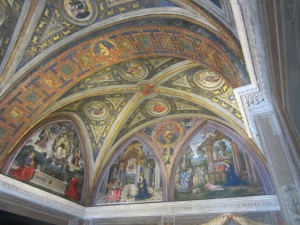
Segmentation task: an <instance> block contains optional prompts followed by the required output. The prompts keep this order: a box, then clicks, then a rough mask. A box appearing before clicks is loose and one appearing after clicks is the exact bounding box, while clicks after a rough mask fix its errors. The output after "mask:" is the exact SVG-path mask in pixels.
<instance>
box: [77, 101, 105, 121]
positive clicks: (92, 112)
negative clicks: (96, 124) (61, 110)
mask: <svg viewBox="0 0 300 225" xmlns="http://www.w3.org/2000/svg"><path fill="white" fill-rule="evenodd" d="M83 110H84V112H85V114H86V115H87V116H88V117H89V118H90V119H93V120H103V119H105V118H106V117H107V116H108V114H109V108H108V106H107V105H106V104H105V103H104V102H100V101H92V102H89V103H87V104H85V105H84V106H83Z"/></svg>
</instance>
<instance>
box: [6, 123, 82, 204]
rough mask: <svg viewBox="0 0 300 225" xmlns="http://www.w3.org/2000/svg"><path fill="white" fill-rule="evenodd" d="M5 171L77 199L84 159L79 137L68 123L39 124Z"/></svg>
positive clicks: (23, 180) (79, 193) (38, 185)
mask: <svg viewBox="0 0 300 225" xmlns="http://www.w3.org/2000/svg"><path fill="white" fill-rule="evenodd" d="M9 175H10V176H11V177H13V178H15V179H17V180H19V181H22V182H26V183H28V184H30V185H33V186H37V187H39V188H42V189H44V190H47V191H49V192H51V193H54V194H57V195H59V196H62V197H65V198H68V199H70V200H73V201H79V200H80V198H81V193H82V188H83V176H84V161H83V157H82V147H81V144H80V140H79V137H78V135H77V133H76V130H75V128H74V126H73V124H72V123H70V122H59V123H53V124H51V125H48V126H46V127H44V128H42V129H41V130H40V131H38V132H37V133H36V134H35V135H33V136H32V137H31V138H30V139H29V140H28V141H27V142H26V144H25V145H24V146H23V148H22V149H21V151H20V152H19V154H18V155H17V157H16V158H15V160H14V162H13V164H12V166H11V168H10V171H9Z"/></svg>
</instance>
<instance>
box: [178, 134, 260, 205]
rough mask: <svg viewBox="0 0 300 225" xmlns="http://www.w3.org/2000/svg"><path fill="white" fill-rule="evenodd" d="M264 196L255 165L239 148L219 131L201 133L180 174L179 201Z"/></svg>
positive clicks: (189, 147) (184, 158)
mask: <svg viewBox="0 0 300 225" xmlns="http://www.w3.org/2000/svg"><path fill="white" fill-rule="evenodd" d="M262 194H264V190H263V187H262V186H261V184H260V181H259V177H258V176H257V172H256V168H255V165H254V164H253V162H252V160H251V159H250V158H249V157H248V155H247V154H245V153H244V152H243V150H242V149H241V148H240V146H239V144H238V143H236V142H235V141H233V140H231V139H230V138H229V137H227V136H226V135H224V134H222V133H220V132H219V131H214V132H211V131H208V132H203V131H200V132H199V133H197V134H196V135H195V136H194V137H193V139H192V140H191V141H190V142H189V144H188V145H187V148H186V150H185V152H184V154H183V155H182V158H181V160H180V163H179V165H178V167H177V170H176V178H175V196H174V199H175V200H196V199H212V198H229V197H242V196H252V195H262Z"/></svg>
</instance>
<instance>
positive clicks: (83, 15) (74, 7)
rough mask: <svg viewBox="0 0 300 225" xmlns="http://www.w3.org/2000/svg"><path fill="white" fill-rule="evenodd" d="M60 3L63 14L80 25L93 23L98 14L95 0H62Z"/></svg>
mask: <svg viewBox="0 0 300 225" xmlns="http://www.w3.org/2000/svg"><path fill="white" fill-rule="evenodd" d="M58 4H59V8H60V10H61V12H62V14H63V16H64V17H65V18H66V19H67V20H68V21H69V22H71V23H73V24H76V25H79V26H87V25H90V24H92V23H93V22H94V21H95V20H96V18H97V15H98V7H97V4H96V2H95V1H93V0H61V1H58Z"/></svg>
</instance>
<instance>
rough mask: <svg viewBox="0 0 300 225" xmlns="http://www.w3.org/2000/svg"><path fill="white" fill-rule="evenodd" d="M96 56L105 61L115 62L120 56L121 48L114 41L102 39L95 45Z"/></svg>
mask: <svg viewBox="0 0 300 225" xmlns="http://www.w3.org/2000/svg"><path fill="white" fill-rule="evenodd" d="M94 52H95V54H96V56H97V57H98V58H99V59H100V60H101V61H104V62H113V61H115V60H116V59H117V58H118V55H119V50H118V48H117V47H116V46H115V44H113V43H112V42H109V41H105V40H102V41H100V42H98V43H97V44H96V45H95V47H94Z"/></svg>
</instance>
